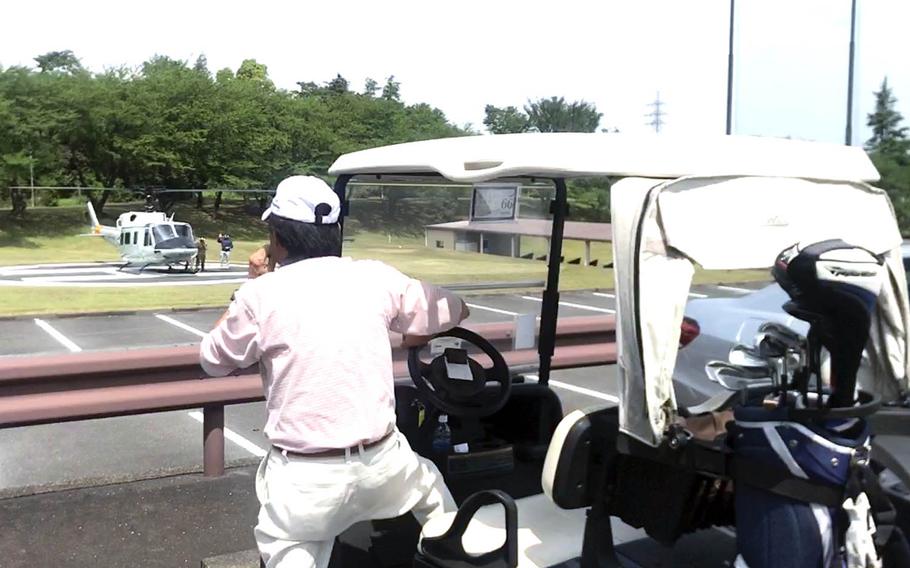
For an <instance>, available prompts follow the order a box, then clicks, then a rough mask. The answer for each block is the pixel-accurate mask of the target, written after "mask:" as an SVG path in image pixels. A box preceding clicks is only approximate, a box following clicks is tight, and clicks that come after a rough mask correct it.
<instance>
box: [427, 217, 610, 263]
mask: <svg viewBox="0 0 910 568" xmlns="http://www.w3.org/2000/svg"><path fill="white" fill-rule="evenodd" d="M551 226H552V221H549V220H547V219H516V220H514V221H455V222H452V223H439V224H437V225H427V226H426V227H424V238H425V243H424V244H426V246H427V247H429V248H441V249H446V250H456V251H465V252H478V253H481V254H498V255H501V256H512V257H518V256H520V254H521V253H520V251H521V237H524V236H527V237H542V238H544V239H546V241H547V250H549V249H550V246H549V245H550V227H551ZM563 238H564V239H566V240H576V241H582V242H584V243H585V246H584V256H583V257H582V258H581V259H580V262H579V263H580V264H584V265H585V266H588V265H590V264H591V262H592V258H591V243H592V242H610V241H612V240H613V228H612V226H611V225H610V224H609V223H584V222H580V221H566V222H565V229H564V234H563Z"/></svg>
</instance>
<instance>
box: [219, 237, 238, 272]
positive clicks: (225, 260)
mask: <svg viewBox="0 0 910 568" xmlns="http://www.w3.org/2000/svg"><path fill="white" fill-rule="evenodd" d="M218 243H219V244H220V245H221V266H222V267H225V266H230V264H231V251H232V250H233V249H234V241H232V240H231V236H230V235H228V234H226V233H218Z"/></svg>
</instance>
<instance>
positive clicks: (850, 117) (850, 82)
mask: <svg viewBox="0 0 910 568" xmlns="http://www.w3.org/2000/svg"><path fill="white" fill-rule="evenodd" d="M855 38H856V0H853V2H852V3H851V7H850V63H849V67H848V70H847V133H846V136H845V137H844V144H846V145H847V146H850V145H852V144H853V52H854V49H855V45H854V39H855Z"/></svg>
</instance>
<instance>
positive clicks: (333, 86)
mask: <svg viewBox="0 0 910 568" xmlns="http://www.w3.org/2000/svg"><path fill="white" fill-rule="evenodd" d="M325 88H326V90H327V91H329V92H331V93H332V94H335V95H343V94H345V93H347V92H348V80H347V79H345V78H344V77H342V76H341V73H338V74H337V75H335V78H334V79H332V80H331V81H329V82H328V83H326V85H325Z"/></svg>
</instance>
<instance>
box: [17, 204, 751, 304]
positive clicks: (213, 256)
mask: <svg viewBox="0 0 910 568" xmlns="http://www.w3.org/2000/svg"><path fill="white" fill-rule="evenodd" d="M117 207H121V208H122V207H123V206H122V205H121V204H115V206H111V213H117V212H119V211H118V210H117ZM175 218H176V219H177V220H182V221H188V222H190V223H191V224H192V225H193V229H194V231H195V232H196V234H197V236H198V235H202V236H205V237H206V238H208V239H209V240H210V244H209V252H208V259H209V262H217V259H218V251H217V250H216V249H217V243H215V241H214V239H215V236H217V233H218V232H219V231H227V232H229V233H231V235H232V236H234V237H235V240H234V242H235V249H234V252H233V253H232V259H233V261H234V262H235V263H243V262H245V259H246V258H247V257H248V256H249V254H250V253H251V252H252V251H253V250H255V249H256V248H257V247H259V246H260V245H261V244H262V243H263V242H265V241H266V233H265V227H264V225H263V224H262V223H259V222H258V221H256V220H254V219H252V218H251V217H250V215H249V214H248V213H247V212H244V211H243V210H242V207H241V206H240V205H239V204H238V205H236V206H230V207H225V209H224V211H222V213H221V214H220V215H218V216H217V217H215V216H213V215H211V214H210V213H207V212H202V211H197V210H194V209H191V208H188V207H187V208H185V209H178V210H177V214H176V217H175ZM102 222H103V223H111V221H110V219H108V220H107V221H105V220H102ZM87 228H88V227H87V225H85V222H84V220H83V214H82V209H81V208H77V207H69V208H67V207H61V208H38V209H32V210H29V219H28V221H27V222H13V221H11V220H9V219H8V217H6V212H3V213H0V266H9V265H15V264H31V263H39V262H89V261H116V260H118V259H119V257H118V254H117V251H116V249H114V248H113V247H112V246H110V245H109V244H107V243H106V242H104V241H102V240H101V239H99V238H93V237H80V236H77V235H78V234H79V233H82V232H85V231H87ZM351 237H352V238H353V241H348V242H345V245H344V254H345V255H349V256H352V257H354V258H371V259H377V260H381V261H384V262H386V263H388V264H391V265H392V266H395V267H396V268H398V269H399V270H401V271H402V272H404V273H406V274H409V275H411V276H413V277H415V278H421V279H426V280H429V281H431V282H434V283H436V284H443V285H444V284H453V283H468V282H516V281H541V280H545V279H546V271H547V267H546V264H545V263H544V262H541V261H537V260H524V259H514V258H508V257H502V256H493V255H480V254H476V253H464V252H454V251H443V250H438V249H429V248H426V247H424V242H423V237H419V238H418V237H392V238H391V239H390V238H389V237H387V236H386V235H379V234H374V233H366V232H360V233H356V234H354V235H351ZM583 246H584V245H583V243H581V242H579V241H566V243H565V251H564V256H565V257H566V258H567V259H572V258H577V257H579V256H582V255H583ZM527 252H535V254H537V255H542V254H544V253H545V240H544V239H542V238H541V239H535V238H527V237H525V238H523V239H522V253H527ZM592 257H593V258H597V259H599V261H600V262H599V264H600V265H601V266H602V265H603V264H607V263H609V262H610V260H611V258H612V254H611V250H610V245H609V243H593V244H592ZM767 279H768V273H767V271H703V270H698V271H696V274H695V282H696V283H708V282H711V283H720V282H743V281H748V280H767ZM612 287H613V271H612V270H611V269H604V268H601V267H585V266H580V265H569V264H564V265H562V272H561V275H560V288H561V289H564V290H568V289H591V288H612ZM234 288H235V285H233V284H213V285H209V286H161V287H149V288H144V287H135V288H117V287H107V288H105V287H98V288H91V289H87V288H67V287H60V288H50V287H3V286H0V316H2V315H24V314H52V313H58V314H59V313H86V312H98V311H109V310H130V309H166V308H187V307H203V306H224V305H225V304H226V303H227V299H228V298H229V297H230V294H231V292H232V291H233V289H234Z"/></svg>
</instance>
